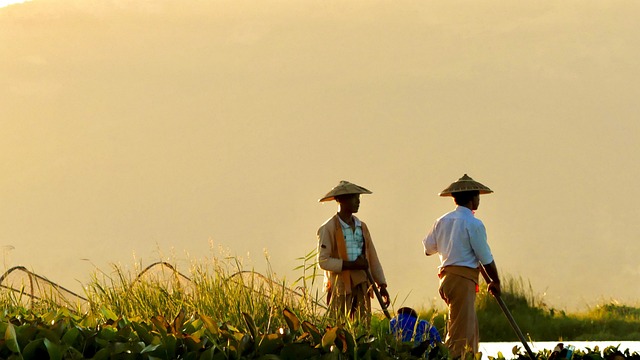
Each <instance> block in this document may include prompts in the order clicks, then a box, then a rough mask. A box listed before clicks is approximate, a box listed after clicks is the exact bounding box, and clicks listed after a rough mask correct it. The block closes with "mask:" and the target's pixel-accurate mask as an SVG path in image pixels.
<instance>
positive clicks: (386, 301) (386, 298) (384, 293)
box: [380, 284, 391, 308]
mask: <svg viewBox="0 0 640 360" xmlns="http://www.w3.org/2000/svg"><path fill="white" fill-rule="evenodd" d="M380 296H381V297H382V302H383V303H384V307H385V308H388V307H389V305H391V297H390V296H389V292H388V291H387V284H382V285H380Z"/></svg>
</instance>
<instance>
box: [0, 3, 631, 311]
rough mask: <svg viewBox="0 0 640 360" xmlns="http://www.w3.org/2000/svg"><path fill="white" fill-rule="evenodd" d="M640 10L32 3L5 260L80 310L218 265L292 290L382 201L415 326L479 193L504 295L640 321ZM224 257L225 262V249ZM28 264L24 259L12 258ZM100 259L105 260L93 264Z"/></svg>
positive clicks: (21, 41)
mask: <svg viewBox="0 0 640 360" xmlns="http://www.w3.org/2000/svg"><path fill="white" fill-rule="evenodd" d="M638 14H640V3H638V2H635V1H608V2H601V1H562V2H556V1H546V0H543V1H518V2H513V3H510V2H504V1H486V2H482V3H478V2H475V1H447V2H425V1H405V0H401V1H372V0H367V1H333V0H329V1H326V0H323V1H294V0H290V1H289V0H284V1H272V0H261V1H238V0H233V1H231V0H228V1H198V0H182V1H176V0H155V1H151V0H149V1H136V2H131V1H125V0H114V1H108V2H107V1H98V0H33V1H31V2H26V3H23V4H16V5H13V6H8V7H5V8H1V9H0V44H1V45H0V81H1V84H2V86H0V134H2V141H1V142H0V174H2V175H1V176H0V200H1V201H0V246H4V247H3V249H4V254H3V261H4V264H3V266H4V267H5V268H8V267H11V266H15V265H23V266H26V267H28V268H30V269H32V270H34V271H35V272H37V273H39V274H42V275H45V276H47V277H49V278H50V279H52V280H54V281H57V282H59V283H60V284H61V285H63V286H66V287H68V288H71V289H80V284H82V283H85V282H86V281H88V280H89V275H90V273H91V272H92V271H93V269H94V267H93V265H92V264H95V265H96V266H98V267H99V268H101V269H103V270H109V264H112V263H118V264H123V265H126V266H130V265H132V264H133V262H134V260H133V259H134V256H135V258H136V259H138V260H141V261H143V262H144V263H145V264H147V265H148V264H150V263H152V262H154V261H157V260H161V259H167V258H168V259H170V260H173V261H177V262H179V263H180V264H183V265H181V266H182V267H183V269H184V268H186V267H187V266H188V261H189V260H191V259H200V258H204V257H207V256H211V255H213V254H214V253H216V252H217V251H216V250H215V249H216V248H217V247H218V246H221V247H223V248H225V249H228V250H229V251H230V252H231V253H232V254H236V255H238V256H242V257H246V256H247V254H249V256H250V259H251V260H250V263H251V264H252V265H253V266H254V267H255V268H256V269H257V270H258V271H264V269H265V268H266V265H265V260H264V256H263V251H264V250H265V249H266V250H267V251H268V253H269V257H270V263H271V266H272V268H273V270H274V271H275V272H276V273H277V274H279V275H281V276H286V277H287V278H288V279H290V280H293V279H295V278H297V277H298V276H300V273H299V272H295V271H293V269H294V268H295V267H296V266H298V265H300V262H299V261H298V260H297V258H299V257H301V256H304V255H305V254H307V253H308V252H309V251H311V250H312V249H313V248H314V247H315V245H316V237H315V233H316V230H317V228H318V227H319V226H320V224H321V223H323V222H324V221H325V220H326V219H327V218H329V217H330V216H332V215H333V213H334V212H335V210H336V207H335V205H334V204H319V203H318V202H317V200H318V198H320V197H321V196H322V195H323V194H324V193H326V192H327V191H329V190H330V189H331V188H332V187H333V186H335V185H336V184H337V183H338V182H339V181H340V180H343V179H344V180H349V181H352V182H355V183H357V184H359V185H362V186H364V187H367V188H368V189H370V190H372V191H373V194H372V195H366V196H363V197H362V204H361V208H360V209H361V211H360V213H359V214H358V216H359V217H360V218H361V219H362V220H364V221H365V222H366V223H367V224H368V226H369V228H370V229H371V231H372V235H373V238H374V242H375V244H376V247H377V250H378V253H379V255H380V258H381V261H382V263H383V266H384V268H385V272H386V275H387V278H388V281H389V290H390V291H391V293H392V294H394V295H397V296H398V302H397V304H398V305H404V306H413V307H417V308H419V307H421V306H429V305H430V304H431V303H432V302H433V303H435V304H437V305H442V302H441V300H439V298H437V278H436V275H435V272H436V267H437V266H438V265H439V262H438V259H437V258H435V257H431V258H427V257H425V256H424V255H423V252H422V245H421V240H422V238H423V237H424V236H425V234H426V232H427V231H428V229H429V228H430V226H431V225H432V223H433V221H434V220H435V219H436V218H437V217H439V216H440V215H442V214H443V213H445V212H447V211H449V210H451V209H453V202H452V200H451V199H448V198H439V197H438V196H437V193H438V192H439V191H440V190H442V189H443V188H444V187H446V186H447V185H449V183H451V182H453V181H455V180H456V179H457V178H459V177H460V176H462V175H463V174H464V173H467V174H469V175H470V176H472V177H473V178H474V179H476V180H478V181H480V182H482V183H484V184H485V185H487V186H489V187H491V188H492V189H493V190H494V191H495V193H494V194H491V195H488V196H484V197H483V198H482V203H481V205H480V209H479V210H478V212H477V216H478V217H479V218H480V219H482V220H483V221H484V223H485V225H486V227H487V231H488V236H489V241H490V244H491V246H492V250H493V253H494V256H495V259H496V262H497V264H498V266H499V269H500V270H501V272H502V273H503V274H511V275H513V276H516V277H518V276H521V277H522V278H523V279H525V281H530V283H531V286H532V288H533V289H534V291H535V292H536V293H538V294H540V295H542V294H546V295H545V301H547V302H548V303H549V304H550V305H551V306H555V307H568V308H570V309H572V308H584V307H585V306H586V305H593V304H595V303H598V302H601V301H609V300H613V299H616V300H620V301H623V302H625V303H628V304H637V299H638V298H640V288H638V287H637V286H629V284H637V283H638V282H639V281H640V263H639V261H638V255H637V254H638V252H639V251H640V245H639V243H638V241H637V240H638V234H639V233H640V221H638V217H639V215H640V214H639V211H638V210H637V208H636V207H635V206H634V203H635V200H634V199H636V198H637V197H638V195H640V190H639V187H638V186H637V185H636V180H637V179H638V178H640V176H639V175H640V170H639V168H638V164H639V163H640V161H639V160H640V159H639V155H640V145H639V144H640V141H639V135H640V122H639V121H638V119H637V116H638V114H639V113H640V112H639V110H640V109H639V107H640V106H639V103H638V98H640V70H639V68H638V63H640V46H639V45H640V31H639V30H640V25H638V21H637V19H638ZM211 243H213V247H214V249H213V250H212V249H211ZM11 247H13V249H12V248H11ZM82 259H89V260H90V262H89V261H86V260H82Z"/></svg>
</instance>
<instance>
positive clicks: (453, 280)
mask: <svg viewBox="0 0 640 360" xmlns="http://www.w3.org/2000/svg"><path fill="white" fill-rule="evenodd" d="M478 274H479V270H478V269H472V268H467V267H463V266H447V267H445V268H443V269H441V270H440V273H439V274H438V277H439V278H440V289H439V291H440V297H442V300H444V302H445V303H446V304H447V307H448V308H449V320H448V322H447V337H446V338H445V345H446V346H447V347H448V348H449V351H450V354H451V356H452V357H453V358H457V357H460V356H462V355H463V354H464V353H465V350H469V351H473V353H474V354H475V353H477V352H478V342H479V330H478V317H477V316H476V309H475V301H476V286H477V284H478Z"/></svg>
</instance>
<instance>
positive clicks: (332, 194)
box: [318, 180, 371, 202]
mask: <svg viewBox="0 0 640 360" xmlns="http://www.w3.org/2000/svg"><path fill="white" fill-rule="evenodd" d="M351 194H371V191H369V190H367V189H365V188H363V187H362V186H358V185H356V184H353V183H350V182H348V181H345V180H342V181H340V184H338V185H337V186H336V187H334V188H333V189H331V191H329V192H328V193H327V194H326V195H325V196H323V197H322V198H321V199H320V200H318V201H319V202H323V201H331V200H335V198H336V196H340V195H351Z"/></svg>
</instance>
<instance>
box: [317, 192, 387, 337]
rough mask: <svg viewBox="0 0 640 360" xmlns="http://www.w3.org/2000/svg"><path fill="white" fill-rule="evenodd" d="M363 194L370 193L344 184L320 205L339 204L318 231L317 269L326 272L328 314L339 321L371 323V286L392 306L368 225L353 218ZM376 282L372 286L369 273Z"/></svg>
mask: <svg viewBox="0 0 640 360" xmlns="http://www.w3.org/2000/svg"><path fill="white" fill-rule="evenodd" d="M360 194H371V191H369V190H367V189H365V188H363V187H361V186H358V185H355V184H352V183H350V182H348V181H341V182H340V183H339V184H338V185H337V186H336V187H334V188H333V189H332V190H331V191H329V192H328V193H327V194H326V195H325V196H323V197H322V198H321V199H320V200H319V201H320V202H324V201H331V200H336V201H337V202H338V206H339V207H338V213H337V214H336V215H334V216H332V217H331V218H330V219H329V220H327V221H326V222H325V223H324V224H322V226H320V228H319V229H318V232H317V235H318V265H319V266H320V268H321V269H322V270H324V275H325V276H324V285H325V291H326V292H327V303H328V305H329V310H330V311H331V312H332V313H333V315H334V316H336V317H337V318H339V319H346V318H347V317H349V318H351V319H360V320H363V321H364V322H365V324H366V325H367V326H368V325H369V324H370V320H371V295H370V286H378V287H379V289H380V294H381V295H382V299H383V302H384V303H385V307H386V306H388V305H389V303H390V302H391V300H390V298H389V292H388V291H387V282H386V280H385V277H384V271H383V270H382V265H381V264H380V260H379V259H378V254H377V253H376V249H375V247H374V245H373V241H372V240H371V234H370V233H369V229H368V228H367V225H366V224H365V223H364V222H362V221H360V219H358V218H357V217H355V216H354V215H353V214H354V213H357V212H358V209H359V208H360ZM367 269H369V270H370V271H371V275H372V277H373V279H374V281H375V282H376V283H375V284H369V281H368V277H367V273H366V270H367Z"/></svg>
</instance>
